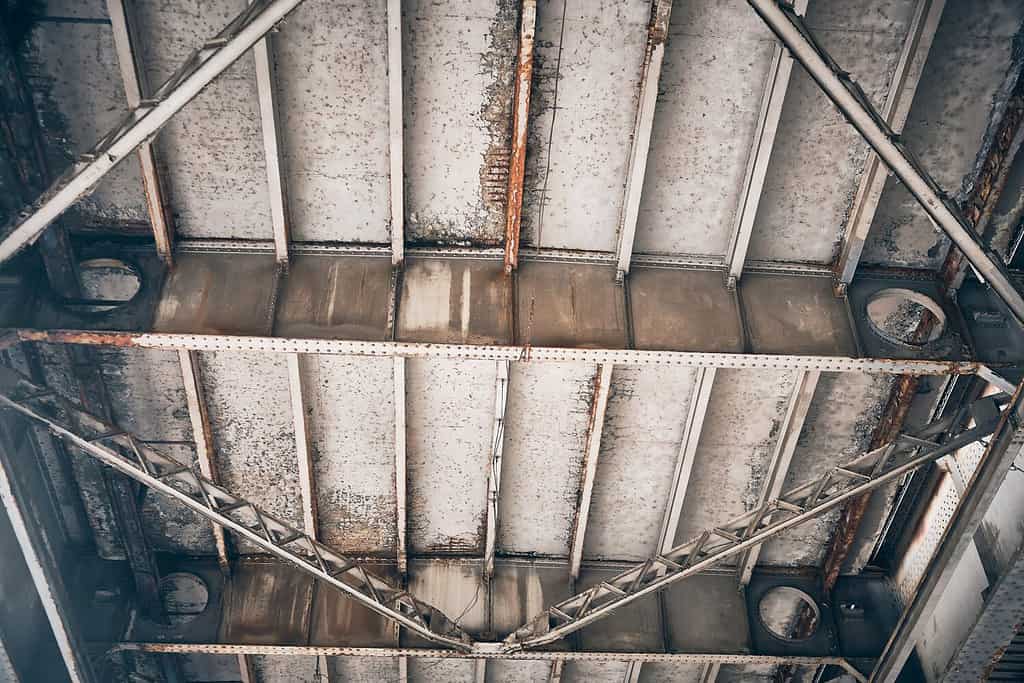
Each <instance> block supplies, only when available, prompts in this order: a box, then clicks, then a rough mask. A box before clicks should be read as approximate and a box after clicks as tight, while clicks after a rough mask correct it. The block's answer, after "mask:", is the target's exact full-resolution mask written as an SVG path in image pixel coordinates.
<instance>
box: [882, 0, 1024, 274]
mask: <svg viewBox="0 0 1024 683" xmlns="http://www.w3.org/2000/svg"><path fill="white" fill-rule="evenodd" d="M1022 21H1024V7H1022V6H1021V5H1020V3H1017V2H1013V1H1012V0H998V1H995V2H986V3H977V2H971V1H970V0H951V1H950V2H947V3H946V8H945V10H944V12H943V15H942V23H940V24H939V30H938V33H936V34H935V42H934V43H933V44H932V50H931V52H930V53H929V57H928V61H927V62H926V63H925V67H924V72H923V73H922V75H921V84H920V86H919V88H918V91H917V96H916V97H915V98H914V105H913V106H912V107H911V109H910V117H909V118H908V119H907V125H906V127H905V128H904V129H903V139H904V140H905V141H906V143H907V146H908V147H909V148H910V149H911V150H912V151H913V152H914V154H915V155H916V156H917V157H918V158H919V159H920V160H921V163H922V164H923V165H924V167H925V168H926V169H928V171H929V173H931V174H932V176H933V177H934V178H935V179H936V180H937V181H938V182H939V185H941V186H942V187H943V188H944V189H945V190H946V191H947V192H949V193H951V194H954V195H957V194H959V193H960V192H962V191H963V189H964V188H963V183H964V182H965V181H967V180H968V179H969V178H970V177H971V176H972V175H973V172H974V171H973V169H974V166H975V163H976V157H977V153H978V150H979V149H980V148H981V146H982V143H983V142H984V140H985V134H986V127H987V126H988V123H989V119H990V117H991V116H992V115H993V108H994V107H995V106H997V105H998V104H1002V103H1003V102H1004V101H1005V98H1006V93H1002V92H1001V91H1000V89H1001V87H1002V86H1003V83H1004V79H1005V78H1006V75H1007V71H1008V70H1009V69H1010V68H1011V65H1012V61H1013V59H1014V47H1013V45H1014V40H1013V38H1014V36H1015V35H1017V34H1018V32H1019V30H1020V27H1021V22H1022ZM953 84H955V85H956V87H953ZM948 244H949V240H948V239H947V238H946V237H945V235H943V234H941V233H939V232H937V231H936V230H935V229H934V228H933V227H932V225H931V223H930V222H929V220H928V218H927V217H926V216H925V213H924V211H923V210H922V209H921V208H920V206H919V205H918V204H917V202H916V201H915V200H914V199H913V198H912V197H911V196H910V194H909V193H908V192H907V190H906V189H905V188H904V187H902V186H901V185H900V184H899V183H898V182H895V181H894V180H893V179H892V178H890V179H889V181H888V182H887V183H886V186H885V192H884V193H883V194H882V200H881V202H880V203H879V205H878V213H877V215H876V217H875V222H874V224H873V225H872V226H871V233H870V235H869V237H868V241H867V243H866V244H865V246H864V254H863V260H864V262H865V263H887V264H898V265H907V266H914V267H918V268H936V267H938V266H939V265H940V264H941V263H942V259H943V258H944V257H945V255H946V249H947V246H948Z"/></svg>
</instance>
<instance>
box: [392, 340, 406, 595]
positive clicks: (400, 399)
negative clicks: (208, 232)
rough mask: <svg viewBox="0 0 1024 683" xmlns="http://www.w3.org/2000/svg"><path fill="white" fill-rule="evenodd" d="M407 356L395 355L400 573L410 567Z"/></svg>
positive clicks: (396, 494)
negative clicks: (406, 401)
mask: <svg viewBox="0 0 1024 683" xmlns="http://www.w3.org/2000/svg"><path fill="white" fill-rule="evenodd" d="M405 449H406V442H405V358H402V357H401V356H396V357H395V500H396V502H397V515H396V516H397V526H398V573H399V574H401V575H402V576H405V575H406V573H407V572H408V568H409V566H408V565H409V560H408V554H407V550H406V529H407V524H408V521H407V519H406V495H407V493H406V477H407V472H406V459H405Z"/></svg>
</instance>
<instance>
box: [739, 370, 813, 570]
mask: <svg viewBox="0 0 1024 683" xmlns="http://www.w3.org/2000/svg"><path fill="white" fill-rule="evenodd" d="M820 378H821V373H820V372H819V371H817V370H806V371H804V372H801V373H800V378H799V379H798V380H797V384H796V387H795V388H794V389H793V396H792V398H790V400H789V407H788V408H787V409H786V417H785V418H783V421H782V428H781V433H780V434H779V438H778V440H776V442H775V449H774V451H773V452H772V459H771V463H770V464H769V465H768V480H767V481H765V483H764V489H763V490H762V491H761V497H760V499H759V500H758V502H757V507H759V508H760V507H763V506H764V505H765V504H766V503H768V501H770V500H774V499H776V498H778V497H779V495H781V494H782V486H783V484H785V483H786V474H788V473H789V465H790V463H792V462H793V453H795V452H796V445H797V442H798V441H799V440H800V433H801V432H802V431H803V428H804V422H806V420H807V413H808V412H809V411H810V409H811V403H812V402H813V401H814V391H815V389H817V387H818V380H819V379H820ZM770 517H771V515H768V516H766V519H768V518H770ZM761 548H762V546H760V545H755V546H754V547H753V548H751V549H750V550H748V551H747V552H746V554H744V555H743V557H742V559H741V560H740V562H739V582H740V585H741V586H746V585H747V584H748V583H750V576H751V574H753V572H754V567H755V566H756V565H757V558H758V557H760V555H761Z"/></svg>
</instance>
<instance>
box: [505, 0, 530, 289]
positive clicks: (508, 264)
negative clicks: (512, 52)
mask: <svg viewBox="0 0 1024 683" xmlns="http://www.w3.org/2000/svg"><path fill="white" fill-rule="evenodd" d="M536 24H537V0H523V7H522V18H521V21H520V24H519V59H518V61H517V62H516V75H515V94H514V96H513V109H512V153H511V155H510V158H509V170H508V195H507V202H506V209H505V273H506V274H509V273H511V272H512V271H513V270H515V269H516V266H518V265H519V228H520V226H521V225H522V220H523V178H524V176H525V175H526V138H527V133H528V132H529V131H528V127H527V124H528V122H529V118H530V89H531V86H532V82H533V38H534V29H535V27H536Z"/></svg>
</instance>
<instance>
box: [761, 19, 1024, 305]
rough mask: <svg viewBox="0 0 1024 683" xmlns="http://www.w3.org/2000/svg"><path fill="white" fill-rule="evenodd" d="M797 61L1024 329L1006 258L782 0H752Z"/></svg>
mask: <svg viewBox="0 0 1024 683" xmlns="http://www.w3.org/2000/svg"><path fill="white" fill-rule="evenodd" d="M747 1H748V2H749V3H750V6H751V7H753V9H754V11H755V12H757V14H758V15H759V16H760V17H761V19H763V20H764V22H765V23H766V24H767V25H768V27H769V28H771V30H772V31H773V32H774V33H775V35H776V36H778V38H779V40H781V41H782V43H783V44H784V45H785V46H786V47H787V48H788V49H789V51H790V53H791V54H792V55H793V57H794V58H795V59H796V60H797V61H798V62H800V64H801V65H803V67H804V69H805V70H806V71H807V73H808V75H810V77H811V78H812V79H813V80H814V82H815V83H817V84H818V87H820V88H821V90H822V91H823V92H824V93H825V95H826V96H828V98H829V99H830V100H832V103H833V104H835V105H836V107H837V108H838V109H839V111H841V112H842V113H843V115H844V116H845V117H846V120H847V121H849V122H850V124H851V125H852V126H853V127H854V128H856V129H857V132H859V133H860V134H861V136H863V138H864V139H865V140H866V141H867V143H868V144H869V145H871V147H872V148H873V149H874V150H875V153H876V154H878V156H879V158H881V159H882V161H884V162H885V164H886V166H888V167H889V169H890V170H891V171H892V172H893V173H894V174H895V175H896V177H897V178H899V180H900V182H902V183H903V184H904V185H905V186H906V188H907V189H908V190H909V191H910V193H911V194H912V195H914V198H915V199H917V201H918V202H919V203H920V204H921V207H922V208H923V209H924V210H925V212H926V213H927V214H928V216H929V218H930V219H931V220H932V222H933V223H934V224H935V225H936V226H938V227H939V228H941V229H942V231H943V232H945V233H946V234H947V235H948V236H949V238H950V239H951V240H952V241H953V243H954V244H955V245H956V246H957V247H958V248H959V249H960V251H962V252H963V253H964V255H965V256H966V257H967V260H968V261H970V263H971V265H972V266H973V267H974V269H975V271H976V272H977V273H978V275H979V276H980V278H982V279H984V280H985V281H987V282H988V283H989V284H990V285H991V287H992V289H993V290H995V292H996V294H998V295H999V298H1000V299H1002V300H1003V301H1004V302H1005V303H1006V305H1007V307H1008V308H1009V309H1010V311H1011V312H1012V313H1013V315H1014V317H1015V318H1016V319H1017V321H1018V322H1020V323H1022V324H1024V296H1021V294H1020V292H1018V291H1017V288H1016V287H1014V285H1013V283H1012V282H1011V281H1010V277H1009V274H1008V273H1007V270H1006V266H1005V264H1004V263H1003V262H1002V259H1001V258H1000V257H999V255H998V254H996V253H995V252H994V251H992V250H991V249H988V248H986V247H985V246H984V245H983V243H982V240H981V237H980V236H979V235H978V234H977V233H976V232H975V231H974V229H973V228H972V227H971V226H970V224H969V223H968V222H967V221H966V220H965V219H964V217H963V216H962V215H960V210H959V209H958V208H957V206H956V205H955V204H954V203H953V201H952V200H951V199H950V198H949V197H948V196H947V195H946V194H945V193H944V192H943V191H942V189H941V188H940V187H939V186H938V184H937V183H936V182H935V180H934V179H933V178H932V177H931V176H930V175H929V174H928V172H927V171H925V170H924V169H923V168H921V166H920V165H919V164H918V162H917V160H916V159H914V157H913V156H912V155H911V153H910V150H909V149H907V147H906V146H905V145H904V144H903V142H902V141H901V140H900V139H899V137H898V136H897V135H896V134H895V133H894V132H893V131H892V128H890V126H889V124H888V123H887V122H886V120H885V119H884V118H883V117H882V115H881V114H879V112H878V111H877V110H876V109H875V107H874V106H873V105H872V104H871V101H870V100H869V99H868V97H867V95H865V94H864V91H863V90H861V88H860V86H858V85H857V84H856V83H855V82H853V80H851V79H850V76H849V74H847V73H846V72H844V71H843V70H842V69H841V68H840V67H839V65H838V64H836V62H835V60H833V59H832V57H831V56H830V55H829V54H828V53H827V52H826V51H825V50H824V49H823V48H822V47H821V46H820V45H818V44H817V42H815V40H814V38H813V36H812V35H811V33H810V31H808V29H807V26H806V25H805V24H804V21H803V19H802V18H801V17H800V16H799V15H798V14H797V13H796V12H794V11H793V9H792V8H790V7H789V6H787V5H785V4H784V3H783V2H782V1H781V0H747Z"/></svg>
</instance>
